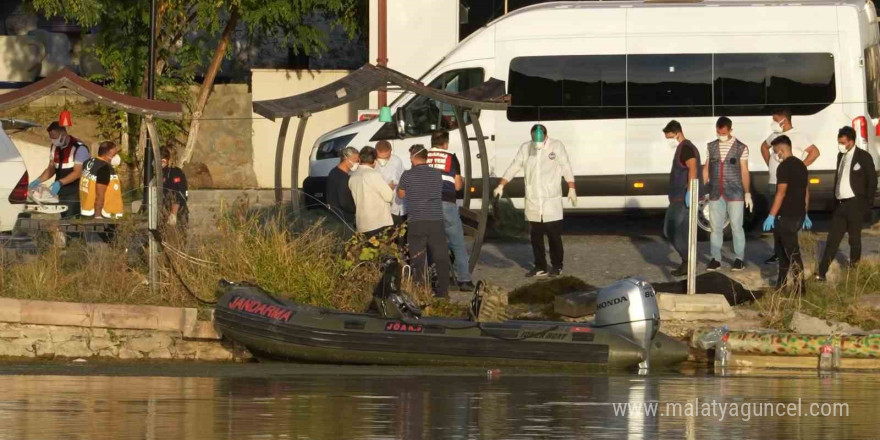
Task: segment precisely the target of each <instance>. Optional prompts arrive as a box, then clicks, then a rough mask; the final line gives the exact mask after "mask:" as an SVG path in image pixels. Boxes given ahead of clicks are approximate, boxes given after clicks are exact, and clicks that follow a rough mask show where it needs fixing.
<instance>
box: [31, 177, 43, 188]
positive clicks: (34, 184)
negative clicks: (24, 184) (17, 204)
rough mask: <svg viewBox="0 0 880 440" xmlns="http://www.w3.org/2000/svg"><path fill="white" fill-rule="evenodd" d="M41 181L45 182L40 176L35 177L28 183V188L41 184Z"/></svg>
mask: <svg viewBox="0 0 880 440" xmlns="http://www.w3.org/2000/svg"><path fill="white" fill-rule="evenodd" d="M41 183H43V182H40V179H39V178H37V179H34V180H33V182H31V183H29V184H28V190H32V189H34V188H36V187H38V186H40V184H41Z"/></svg>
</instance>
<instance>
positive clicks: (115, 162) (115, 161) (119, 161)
mask: <svg viewBox="0 0 880 440" xmlns="http://www.w3.org/2000/svg"><path fill="white" fill-rule="evenodd" d="M120 164H122V158H121V157H119V155H118V154H117V155H116V156H113V159H110V165H113V166H114V167H118V166H119V165H120Z"/></svg>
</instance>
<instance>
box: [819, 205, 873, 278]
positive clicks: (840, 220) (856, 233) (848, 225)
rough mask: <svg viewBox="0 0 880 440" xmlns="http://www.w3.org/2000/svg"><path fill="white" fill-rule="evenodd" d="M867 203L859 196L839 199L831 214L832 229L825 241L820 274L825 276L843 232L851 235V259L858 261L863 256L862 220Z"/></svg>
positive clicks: (851, 260)
mask: <svg viewBox="0 0 880 440" xmlns="http://www.w3.org/2000/svg"><path fill="white" fill-rule="evenodd" d="M864 207H865V203H864V202H863V201H862V200H860V199H857V198H851V199H847V200H839V201H838V202H837V206H835V207H834V214H832V216H831V230H830V231H828V239H827V240H826V241H825V253H824V255H823V256H822V262H821V263H819V275H822V276H825V274H826V273H828V267H829V266H831V261H832V260H834V255H836V254H837V249H838V248H839V247H840V242H841V241H842V240H843V234H848V235H849V261H850V263H852V264H855V263H858V262H859V260H860V259H861V258H862V222H863V220H864V217H865V208H864Z"/></svg>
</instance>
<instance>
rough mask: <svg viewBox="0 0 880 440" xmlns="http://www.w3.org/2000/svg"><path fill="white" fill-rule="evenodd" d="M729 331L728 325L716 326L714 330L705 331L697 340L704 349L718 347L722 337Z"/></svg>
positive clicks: (698, 344)
mask: <svg viewBox="0 0 880 440" xmlns="http://www.w3.org/2000/svg"><path fill="white" fill-rule="evenodd" d="M728 332H729V330H728V328H727V326H726V325H724V326H721V327H715V328H713V329H712V331H709V332H707V333H705V334H704V335H703V336H700V339H698V340H697V346H698V347H699V348H700V349H702V350H708V349H710V348H712V347H716V346H717V345H718V343H719V342H721V338H723V337H724V335H726V334H727V333H728Z"/></svg>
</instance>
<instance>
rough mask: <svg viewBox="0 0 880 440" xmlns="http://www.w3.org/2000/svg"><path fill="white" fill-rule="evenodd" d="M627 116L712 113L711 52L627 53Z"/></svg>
mask: <svg viewBox="0 0 880 440" xmlns="http://www.w3.org/2000/svg"><path fill="white" fill-rule="evenodd" d="M628 63H629V65H628V66H627V75H628V78H627V80H628V81H627V84H626V86H627V87H626V88H627V92H628V93H629V102H628V105H629V107H628V108H629V117H630V118H659V117H682V116H712V55H706V54H696V55H692V54H670V55H630V56H629V57H628Z"/></svg>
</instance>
